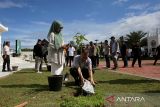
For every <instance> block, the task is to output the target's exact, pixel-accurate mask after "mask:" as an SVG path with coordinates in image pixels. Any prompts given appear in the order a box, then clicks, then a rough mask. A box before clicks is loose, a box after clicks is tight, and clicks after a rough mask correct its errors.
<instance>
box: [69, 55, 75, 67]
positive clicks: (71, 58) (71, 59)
mask: <svg viewBox="0 0 160 107" xmlns="http://www.w3.org/2000/svg"><path fill="white" fill-rule="evenodd" d="M73 58H74V56H69V67H71V64H72V62H73Z"/></svg>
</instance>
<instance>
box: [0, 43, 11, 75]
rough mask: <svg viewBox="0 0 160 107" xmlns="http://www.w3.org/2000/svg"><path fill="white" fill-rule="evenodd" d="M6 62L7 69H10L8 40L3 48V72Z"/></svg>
mask: <svg viewBox="0 0 160 107" xmlns="http://www.w3.org/2000/svg"><path fill="white" fill-rule="evenodd" d="M6 64H7V70H8V71H11V69H10V42H9V41H7V42H6V43H5V46H4V48H3V69H2V71H3V72H4V71H6V70H5V68H6Z"/></svg>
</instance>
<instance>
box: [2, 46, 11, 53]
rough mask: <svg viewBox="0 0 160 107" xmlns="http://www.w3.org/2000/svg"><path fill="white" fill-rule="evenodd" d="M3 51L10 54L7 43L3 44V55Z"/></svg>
mask: <svg viewBox="0 0 160 107" xmlns="http://www.w3.org/2000/svg"><path fill="white" fill-rule="evenodd" d="M5 53H6V54H7V55H10V48H9V46H7V45H5V46H4V48H3V55H5Z"/></svg>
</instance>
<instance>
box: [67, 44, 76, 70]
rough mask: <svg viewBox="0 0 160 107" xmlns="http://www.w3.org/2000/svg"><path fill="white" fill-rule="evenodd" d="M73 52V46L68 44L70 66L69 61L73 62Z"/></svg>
mask: <svg viewBox="0 0 160 107" xmlns="http://www.w3.org/2000/svg"><path fill="white" fill-rule="evenodd" d="M74 54H75V48H74V47H73V46H72V45H71V44H70V46H69V48H68V55H69V67H71V63H72V62H73V58H74Z"/></svg>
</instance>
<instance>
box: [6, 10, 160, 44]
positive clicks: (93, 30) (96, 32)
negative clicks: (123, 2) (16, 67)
mask: <svg viewBox="0 0 160 107" xmlns="http://www.w3.org/2000/svg"><path fill="white" fill-rule="evenodd" d="M159 19H160V11H158V12H153V13H146V14H141V15H139V16H129V17H125V18H122V19H120V20H117V21H115V22H111V23H95V22H94V21H88V20H87V21H84V20H83V21H73V22H70V23H69V22H68V23H65V22H64V23H63V26H64V29H63V30H62V34H63V36H64V40H65V43H68V42H69V41H71V40H73V36H74V35H75V34H76V33H77V32H80V33H82V34H85V35H86V38H87V39H88V40H89V41H94V40H96V39H98V40H99V41H104V40H105V39H109V38H110V37H111V36H113V35H114V36H116V38H118V37H119V36H120V35H124V36H125V35H126V34H128V33H130V32H132V31H137V30H143V31H144V32H151V31H153V30H155V28H157V27H160V21H159ZM50 25H51V23H50ZM50 25H49V26H39V25H37V24H31V25H29V26H26V27H23V28H22V32H19V34H18V33H17V34H12V37H13V38H14V39H17V38H18V39H20V40H23V41H22V45H23V46H28V47H33V46H34V44H35V43H36V41H37V39H38V38H40V39H44V38H46V37H47V33H48V31H49V27H50ZM23 29H25V30H26V29H27V30H28V31H31V32H25V30H23ZM14 30H17V32H18V31H19V29H18V28H17V29H14ZM4 34H7V33H4ZM7 35H8V34H7ZM3 38H5V36H3ZM6 38H8V37H7V36H6ZM13 38H11V39H12V40H13Z"/></svg>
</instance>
